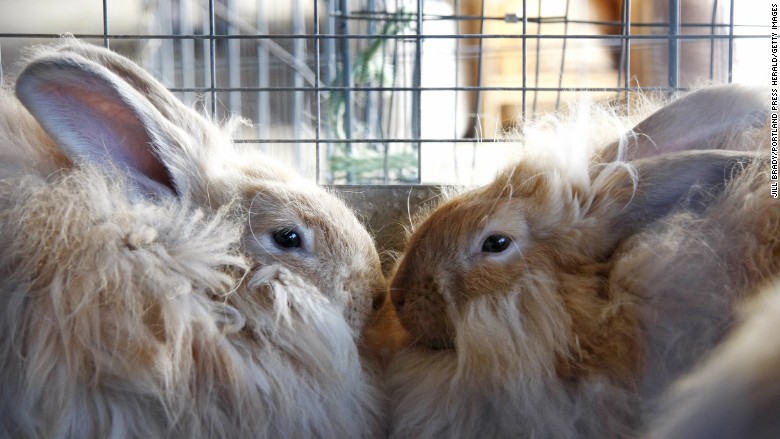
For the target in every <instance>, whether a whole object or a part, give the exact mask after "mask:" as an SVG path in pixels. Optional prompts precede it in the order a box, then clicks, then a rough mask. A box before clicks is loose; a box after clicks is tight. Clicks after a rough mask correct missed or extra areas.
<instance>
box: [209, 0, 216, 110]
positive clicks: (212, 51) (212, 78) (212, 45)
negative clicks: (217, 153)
mask: <svg viewBox="0 0 780 439" xmlns="http://www.w3.org/2000/svg"><path fill="white" fill-rule="evenodd" d="M214 22H215V14H214V0H209V16H208V23H209V38H208V42H209V90H210V94H211V117H213V118H215V119H216V117H217V85H216V77H217V56H216V48H217V40H216V38H215V35H214V32H215V23H214Z"/></svg>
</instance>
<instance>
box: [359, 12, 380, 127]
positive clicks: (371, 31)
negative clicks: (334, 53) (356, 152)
mask: <svg viewBox="0 0 780 439" xmlns="http://www.w3.org/2000/svg"><path fill="white" fill-rule="evenodd" d="M366 10H367V12H368V24H367V28H368V29H367V32H366V33H367V34H368V35H371V36H375V35H377V33H376V28H377V26H376V17H375V14H376V0H368V1H367V3H366ZM382 37H383V35H379V36H378V38H382ZM379 85H380V86H381V85H382V84H379ZM376 95H377V93H376V92H374V91H366V92H365V96H366V103H365V108H366V116H365V121H366V127H365V132H364V134H363V135H364V136H366V137H367V138H375V137H376V135H375V131H374V123H373V121H374V120H376V116H375V113H376V105H375V103H374V101H375V100H376Z"/></svg>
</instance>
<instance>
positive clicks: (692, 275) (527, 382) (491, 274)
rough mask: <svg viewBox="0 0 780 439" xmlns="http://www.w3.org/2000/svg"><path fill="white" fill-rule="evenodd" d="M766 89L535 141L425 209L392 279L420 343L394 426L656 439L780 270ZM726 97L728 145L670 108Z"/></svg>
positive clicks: (779, 208) (392, 386) (401, 360)
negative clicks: (668, 401)
mask: <svg viewBox="0 0 780 439" xmlns="http://www.w3.org/2000/svg"><path fill="white" fill-rule="evenodd" d="M757 95H758V92H757V91H755V90H747V89H739V88H734V87H725V88H720V89H718V88H715V89H712V90H710V89H705V90H704V91H700V92H698V94H697V93H694V94H691V95H690V96H689V97H686V98H683V99H681V100H680V101H676V102H674V103H672V104H670V105H668V106H666V107H662V108H660V109H659V110H658V111H657V112H656V113H653V115H651V116H649V117H648V118H647V119H645V121H643V122H642V123H640V125H638V127H639V129H637V130H635V131H634V133H633V134H629V135H628V136H623V138H622V140H621V141H620V142H616V143H611V144H608V145H607V146H606V147H603V148H601V149H600V148H598V147H596V148H593V147H592V144H589V143H588V138H587V136H584V137H583V138H582V139H580V140H579V142H582V145H583V146H579V145H576V144H575V145H572V146H569V148H575V151H574V154H570V155H569V156H568V157H565V158H563V159H562V158H561V157H560V156H556V154H555V153H548V152H546V151H543V152H538V151H529V152H528V153H527V154H526V157H524V158H523V160H521V161H520V162H519V163H518V164H517V165H515V166H513V167H510V168H509V169H508V170H506V171H504V172H503V173H501V174H499V176H498V177H497V178H496V180H495V181H494V182H493V183H491V184H489V185H487V186H485V187H482V188H478V189H475V190H472V191H469V192H466V193H464V194H462V195H459V196H457V197H455V198H453V199H451V200H448V201H446V202H445V203H443V204H442V205H441V206H439V207H438V208H437V209H435V210H434V211H433V212H432V213H431V214H430V216H428V217H427V218H425V220H424V221H422V222H421V223H420V224H419V225H418V226H417V227H416V229H415V230H414V231H413V233H412V234H411V236H410V238H409V241H408V243H407V249H406V252H405V254H404V256H403V258H402V259H401V260H400V261H399V264H398V267H397V269H396V273H395V275H394V277H393V280H392V284H391V295H392V296H393V303H394V305H395V308H396V312H397V315H398V319H399V321H400V323H401V324H402V325H403V327H404V329H405V330H406V331H407V334H403V335H402V337H403V338H404V339H405V340H406V341H407V344H408V346H407V347H406V348H404V349H401V350H400V351H399V352H398V353H397V355H396V356H395V358H393V360H392V361H391V363H390V365H389V367H388V374H387V375H388V379H387V387H388V392H389V395H390V399H391V411H390V416H391V424H392V433H391V436H392V437H409V436H415V437H463V438H469V437H471V438H473V437H529V438H531V437H556V438H567V437H568V438H583V437H592V438H604V437H635V436H637V435H639V434H640V433H641V431H642V430H643V429H644V425H646V422H647V418H648V417H649V416H651V415H652V413H653V411H654V409H655V405H656V403H657V401H658V399H659V396H660V395H661V394H662V393H663V392H664V391H665V390H666V389H667V388H668V386H669V385H670V384H671V382H673V380H675V379H676V378H678V377H679V376H680V375H681V374H683V373H684V372H685V371H687V370H689V369H690V368H691V367H692V366H693V365H694V364H695V363H696V362H697V361H698V360H699V358H700V357H701V356H703V355H704V353H706V352H707V351H708V350H710V349H711V348H712V346H713V345H714V344H715V343H717V342H718V341H719V340H720V339H721V338H722V337H723V335H724V334H725V333H726V332H727V330H728V329H729V326H730V324H731V321H732V320H733V309H734V307H735V304H736V303H738V302H739V301H740V299H741V298H743V297H747V296H750V295H752V294H753V292H754V291H755V289H756V288H757V286H758V285H760V284H761V282H762V281H764V280H765V279H767V278H770V277H772V276H773V275H775V274H777V273H778V272H779V269H780V242H778V240H777V238H776V237H777V236H780V204H778V203H777V202H776V200H773V199H772V198H771V197H770V195H769V187H770V181H769V172H768V171H769V169H768V163H767V162H766V161H765V160H762V158H761V156H762V154H766V156H767V157H768V145H767V139H768V138H769V135H768V133H769V131H768V130H769V127H768V123H765V122H764V120H765V115H766V112H765V109H764V108H763V107H762V106H761V105H758V104H755V102H759V101H758V99H757V98H756V96H757ZM719 96H722V97H724V98H723V99H722V101H721V102H719V107H718V108H727V109H728V108H731V109H734V110H733V111H734V112H733V113H731V114H730V113H729V110H725V112H724V115H725V116H727V117H726V119H725V120H731V122H732V123H733V124H734V125H733V126H731V127H730V128H728V129H724V127H723V126H722V124H721V123H720V122H719V121H720V119H718V121H717V123H718V124H719V126H718V132H717V133H715V134H712V136H711V137H710V141H708V142H703V141H701V137H700V136H704V135H705V133H710V131H709V130H708V129H707V127H706V126H691V125H687V124H686V123H685V122H687V121H685V120H682V121H681V120H677V122H676V123H675V124H671V125H670V124H669V123H668V122H669V120H670V119H669V117H667V116H668V115H667V114H665V113H664V111H665V109H669V108H672V109H674V110H675V111H679V110H680V109H681V108H682V109H684V108H685V106H689V107H688V110H689V111H690V112H691V114H693V113H694V111H695V110H696V107H697V106H701V105H702V104H703V103H707V104H711V103H712V100H713V98H718V97H719ZM725 96H728V97H725ZM734 96H737V97H741V98H740V99H742V101H743V102H742V103H745V105H742V106H741V105H736V104H733V105H730V104H729V102H732V103H733V102H734V101H733V97H734ZM729 116H730V117H729ZM694 119H695V118H694ZM659 120H663V121H664V123H662V124H655V122H657V121H659ZM672 120H674V119H672ZM707 120H710V119H707ZM702 121H703V119H702V120H701V121H700V122H701V123H704V122H702ZM708 123H711V122H708ZM616 126H617V125H616ZM554 128H555V130H556V131H558V132H562V133H563V135H565V136H577V135H578V133H577V130H573V131H569V132H566V131H563V130H561V127H554ZM675 131H677V132H678V134H680V136H675V135H674V133H675ZM670 132H671V134H670ZM687 132H694V133H697V136H693V137H691V140H690V141H689V142H687V143H686V142H680V143H675V144H674V145H671V146H670V145H666V144H664V142H654V139H661V138H664V136H668V137H670V138H675V139H680V138H681V136H682V134H684V133H687ZM580 134H581V133H580ZM661 134H663V135H661ZM575 143H576V141H575ZM550 145H554V146H550ZM565 145H567V144H566V143H560V142H558V143H553V142H550V143H547V144H543V145H540V147H547V148H556V147H559V148H562V149H566V146H565ZM597 145H598V144H597ZM649 146H652V148H653V150H652V151H649V150H648V148H649ZM526 148H529V149H530V148H533V146H531V147H528V146H526ZM578 148H579V149H580V150H579V151H576V149H578ZM589 148H592V149H589ZM707 148H717V150H709V149H707ZM583 151H584V152H583ZM616 151H619V152H616ZM577 158H579V159H577ZM615 158H618V159H628V161H613V159H615Z"/></svg>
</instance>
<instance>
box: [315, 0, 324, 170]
mask: <svg viewBox="0 0 780 439" xmlns="http://www.w3.org/2000/svg"><path fill="white" fill-rule="evenodd" d="M313 1H314V99H315V104H314V105H315V111H316V120H315V121H314V152H315V154H316V155H315V157H314V179H315V180H314V181H316V182H317V183H320V138H321V137H322V133H321V130H320V124H321V123H322V102H321V89H320V6H319V4H320V0H313Z"/></svg>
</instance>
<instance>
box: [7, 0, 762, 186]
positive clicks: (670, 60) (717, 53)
mask: <svg viewBox="0 0 780 439" xmlns="http://www.w3.org/2000/svg"><path fill="white" fill-rule="evenodd" d="M8 3H9V4H7V5H6V6H5V7H4V10H5V11H4V14H3V15H4V18H0V60H1V61H2V62H0V75H2V74H3V73H6V74H7V75H9V76H13V75H14V71H15V70H14V63H15V60H16V58H17V57H18V55H17V53H18V50H19V48H20V47H23V46H26V45H29V44H33V43H40V42H45V41H46V40H50V39H52V38H56V37H57V36H58V35H59V34H60V33H62V32H71V33H74V34H76V36H77V37H80V38H83V39H87V40H90V41H92V42H95V43H97V44H103V45H105V46H107V47H110V48H112V49H114V50H117V51H119V52H121V53H124V54H126V55H128V56H130V57H131V58H133V59H135V60H137V61H138V62H139V63H140V64H142V65H143V66H144V67H146V68H147V69H148V70H150V71H151V72H152V73H153V74H155V75H156V76H157V77H158V78H159V79H160V80H161V81H162V82H163V83H164V84H165V85H166V86H168V87H169V88H170V89H171V90H172V91H174V92H175V93H176V94H177V95H179V96H180V97H181V98H182V99H183V100H184V101H185V102H188V103H191V104H193V105H196V106H200V107H202V108H203V109H204V110H205V111H207V112H209V113H210V114H211V115H212V116H213V117H214V118H216V119H224V118H226V117H228V116H229V115H230V114H240V115H243V116H244V117H246V118H247V119H249V120H250V121H251V126H246V127H244V128H243V129H242V130H240V132H238V133H237V138H238V141H239V142H243V143H249V144H255V145H257V146H258V147H259V148H262V149H264V150H266V151H268V152H269V153H270V154H272V155H276V156H278V157H280V158H282V159H283V160H287V161H288V162H290V163H292V164H293V165H294V166H296V167H298V168H299V169H300V170H301V171H302V172H304V173H305V174H307V175H310V176H312V177H313V178H316V179H317V180H318V181H320V182H322V183H329V184H334V183H336V184H342V183H346V184H353V183H362V184H365V183H371V184H382V183H410V182H411V183H419V182H435V183H474V182H479V181H480V180H481V179H484V178H485V176H487V177H489V176H490V175H492V173H493V172H494V170H495V169H496V168H498V167H500V166H502V165H503V163H504V162H505V161H506V160H508V158H511V155H512V152H511V146H509V145H508V144H507V143H506V142H492V140H494V139H495V138H498V137H500V134H501V133H502V132H503V130H504V129H507V128H511V127H512V126H515V125H517V124H518V123H520V122H521V121H522V119H523V118H526V117H534V116H535V115H538V114H541V113H544V112H547V111H554V110H556V109H560V108H562V107H564V106H565V105H566V103H567V102H569V101H571V100H572V99H577V98H578V97H579V96H582V95H589V96H592V97H595V98H598V99H610V100H617V101H621V102H627V100H628V97H629V94H628V92H631V91H636V90H639V89H642V90H646V91H659V92H674V91H678V90H685V89H687V88H689V87H691V86H693V85H696V84H700V83H704V82H728V81H734V80H736V81H747V82H756V81H757V80H756V79H755V78H754V77H753V76H751V73H754V72H757V71H762V68H761V65H760V62H761V59H762V58H761V57H760V56H756V55H755V52H754V50H756V49H755V48H759V49H758V50H760V48H761V47H764V46H766V45H767V44H768V41H769V23H768V20H765V19H764V18H763V17H766V16H767V11H763V13H762V11H761V9H762V8H763V7H764V6H765V5H763V3H762V2H760V1H746V0H743V1H740V2H739V3H738V2H736V1H735V0H731V1H725V0H669V1H668V2H654V1H651V0H545V2H544V4H543V2H542V1H541V0H425V1H423V0H385V1H382V0H291V1H289V2H269V1H265V0H256V1H252V2H250V1H245V0H147V1H140V0H139V1H138V2H119V1H116V0H79V1H73V2H55V1H53V0H8ZM59 3H66V4H67V6H66V7H67V8H68V9H67V10H64V9H62V6H61V5H60V6H57V5H58V4H59ZM74 11H79V14H74ZM756 62H758V63H759V64H758V65H759V67H756ZM763 71H766V69H763Z"/></svg>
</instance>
